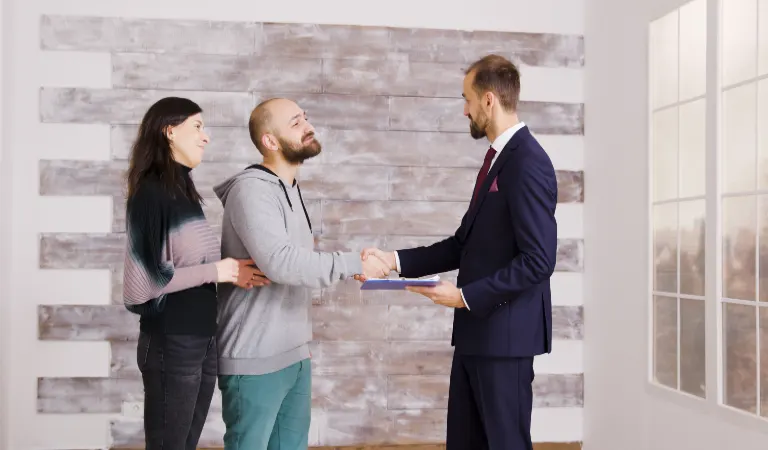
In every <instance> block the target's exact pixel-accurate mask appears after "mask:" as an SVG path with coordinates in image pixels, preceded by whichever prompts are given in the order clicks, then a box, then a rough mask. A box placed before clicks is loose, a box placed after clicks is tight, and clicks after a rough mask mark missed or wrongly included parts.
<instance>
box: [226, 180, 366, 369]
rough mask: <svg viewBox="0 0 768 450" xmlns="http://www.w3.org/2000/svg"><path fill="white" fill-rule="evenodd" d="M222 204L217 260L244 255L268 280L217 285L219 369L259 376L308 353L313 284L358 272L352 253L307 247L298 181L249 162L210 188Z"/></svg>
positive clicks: (356, 258) (310, 241) (306, 216)
mask: <svg viewBox="0 0 768 450" xmlns="http://www.w3.org/2000/svg"><path fill="white" fill-rule="evenodd" d="M214 192H215V193H216V195H217V196H218V197H219V199H220V200H221V203H222V204H223V205H224V218H223V222H222V233H221V257H222V258H227V257H231V258H238V259H247V258H251V259H253V261H254V262H255V263H256V266H257V267H258V268H259V269H261V271H263V272H264V273H265V274H266V276H267V277H268V278H269V279H270V280H271V281H272V283H271V284H270V285H269V286H263V287H254V288H252V289H250V290H245V289H241V288H238V287H237V286H235V285H234V284H232V283H222V284H219V288H218V289H219V295H218V297H219V307H218V321H219V325H218V335H217V339H218V350H219V374H221V375H260V374H265V373H271V372H275V371H277V370H280V369H283V368H285V367H288V366H290V365H291V364H294V363H296V362H298V361H301V360H303V359H305V358H308V357H309V356H310V355H309V342H310V341H311V340H312V320H311V313H310V310H311V307H312V289H313V288H322V287H327V286H330V285H332V284H333V283H335V282H337V281H340V280H344V279H346V278H350V277H352V276H354V275H355V274H359V273H362V265H361V262H360V254H359V253H356V252H349V253H340V252H319V251H315V250H314V239H313V237H312V226H311V223H310V221H309V214H308V213H307V211H306V208H305V207H304V202H303V200H302V198H301V191H300V189H299V186H298V183H297V182H294V184H293V186H286V184H285V183H283V181H282V180H281V179H280V178H278V177H277V176H276V175H275V174H274V173H273V172H272V171H270V170H269V169H267V168H265V167H263V166H260V165H253V166H250V167H248V168H246V169H245V170H243V171H242V172H240V173H238V174H237V175H235V176H234V177H232V178H230V179H228V180H227V181H225V182H223V183H221V184H219V185H218V186H216V187H214Z"/></svg>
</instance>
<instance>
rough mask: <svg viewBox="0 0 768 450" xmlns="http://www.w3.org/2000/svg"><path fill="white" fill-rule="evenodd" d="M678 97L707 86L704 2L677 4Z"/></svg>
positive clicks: (700, 91)
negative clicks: (678, 25) (678, 32)
mask: <svg viewBox="0 0 768 450" xmlns="http://www.w3.org/2000/svg"><path fill="white" fill-rule="evenodd" d="M680 48H681V49H684V51H681V52H680V69H679V70H680V100H681V101H682V100H687V99H689V98H693V97H698V96H701V95H704V94H705V93H706V89H707V76H706V75H707V2H706V0H693V1H692V2H690V3H688V4H686V5H684V6H683V7H681V8H680Z"/></svg>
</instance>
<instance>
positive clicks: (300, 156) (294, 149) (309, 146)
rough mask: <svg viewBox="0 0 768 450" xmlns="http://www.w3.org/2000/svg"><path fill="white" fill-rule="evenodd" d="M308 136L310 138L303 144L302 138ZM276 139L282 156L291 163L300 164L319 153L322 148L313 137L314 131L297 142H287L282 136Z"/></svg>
mask: <svg viewBox="0 0 768 450" xmlns="http://www.w3.org/2000/svg"><path fill="white" fill-rule="evenodd" d="M308 137H311V138H312V140H311V141H309V142H308V143H306V144H304V140H305V139H307V138H308ZM278 141H279V143H280V148H281V149H282V153H283V158H285V160H286V161H287V162H289V163H291V164H301V163H303V162H304V161H306V160H307V159H309V158H313V157H315V156H317V155H319V154H320V152H321V151H322V149H323V147H322V145H320V142H319V141H318V140H317V139H315V134H314V133H310V134H309V135H305V136H304V137H303V138H302V139H301V141H299V142H298V143H292V142H288V141H286V140H285V139H283V138H282V137H281V138H278Z"/></svg>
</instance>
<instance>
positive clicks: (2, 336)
mask: <svg viewBox="0 0 768 450" xmlns="http://www.w3.org/2000/svg"><path fill="white" fill-rule="evenodd" d="M5 9H6V7H5V3H3V2H0V286H6V282H7V275H6V274H7V268H8V267H7V262H6V258H4V257H2V256H1V255H5V254H6V249H7V246H6V242H7V241H8V238H9V235H10V233H8V228H7V226H6V222H7V220H8V217H9V215H8V213H7V212H6V211H5V208H7V207H8V201H7V200H6V198H5V197H6V194H5V192H6V188H7V187H8V184H9V183H8V181H7V180H8V179H9V177H8V176H7V173H8V171H7V167H8V162H7V158H5V155H4V153H5V147H6V146H5V134H4V133H3V120H4V118H5V117H6V115H5V104H6V102H5V97H4V96H3V93H4V92H5V90H6V89H5V83H6V81H7V77H6V76H5V68H6V65H5V55H6V51H5V47H6V46H7V45H8V39H6V37H5V35H6V33H7V31H8V29H7V27H6V22H7V17H8V16H7V15H6V13H5ZM5 293H6V288H4V287H0V449H1V448H4V447H3V443H4V442H5V436H7V428H6V427H7V423H6V422H7V421H6V411H7V404H6V403H7V402H6V398H7V394H6V383H7V373H8V370H7V367H8V366H7V364H6V361H7V357H6V345H7V342H8V327H7V326H6V321H7V317H8V313H7V311H8V308H7V304H8V296H7V295H5Z"/></svg>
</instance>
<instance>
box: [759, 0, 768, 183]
mask: <svg viewBox="0 0 768 450" xmlns="http://www.w3.org/2000/svg"><path fill="white" fill-rule="evenodd" d="M766 1H767V2H768V0H766ZM766 9H768V4H766ZM757 123H759V124H760V126H759V127H757V154H758V155H757V157H758V166H757V167H758V174H759V179H758V181H757V182H758V183H759V185H760V189H768V126H766V124H768V79H766V80H761V81H759V82H758V84H757Z"/></svg>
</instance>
